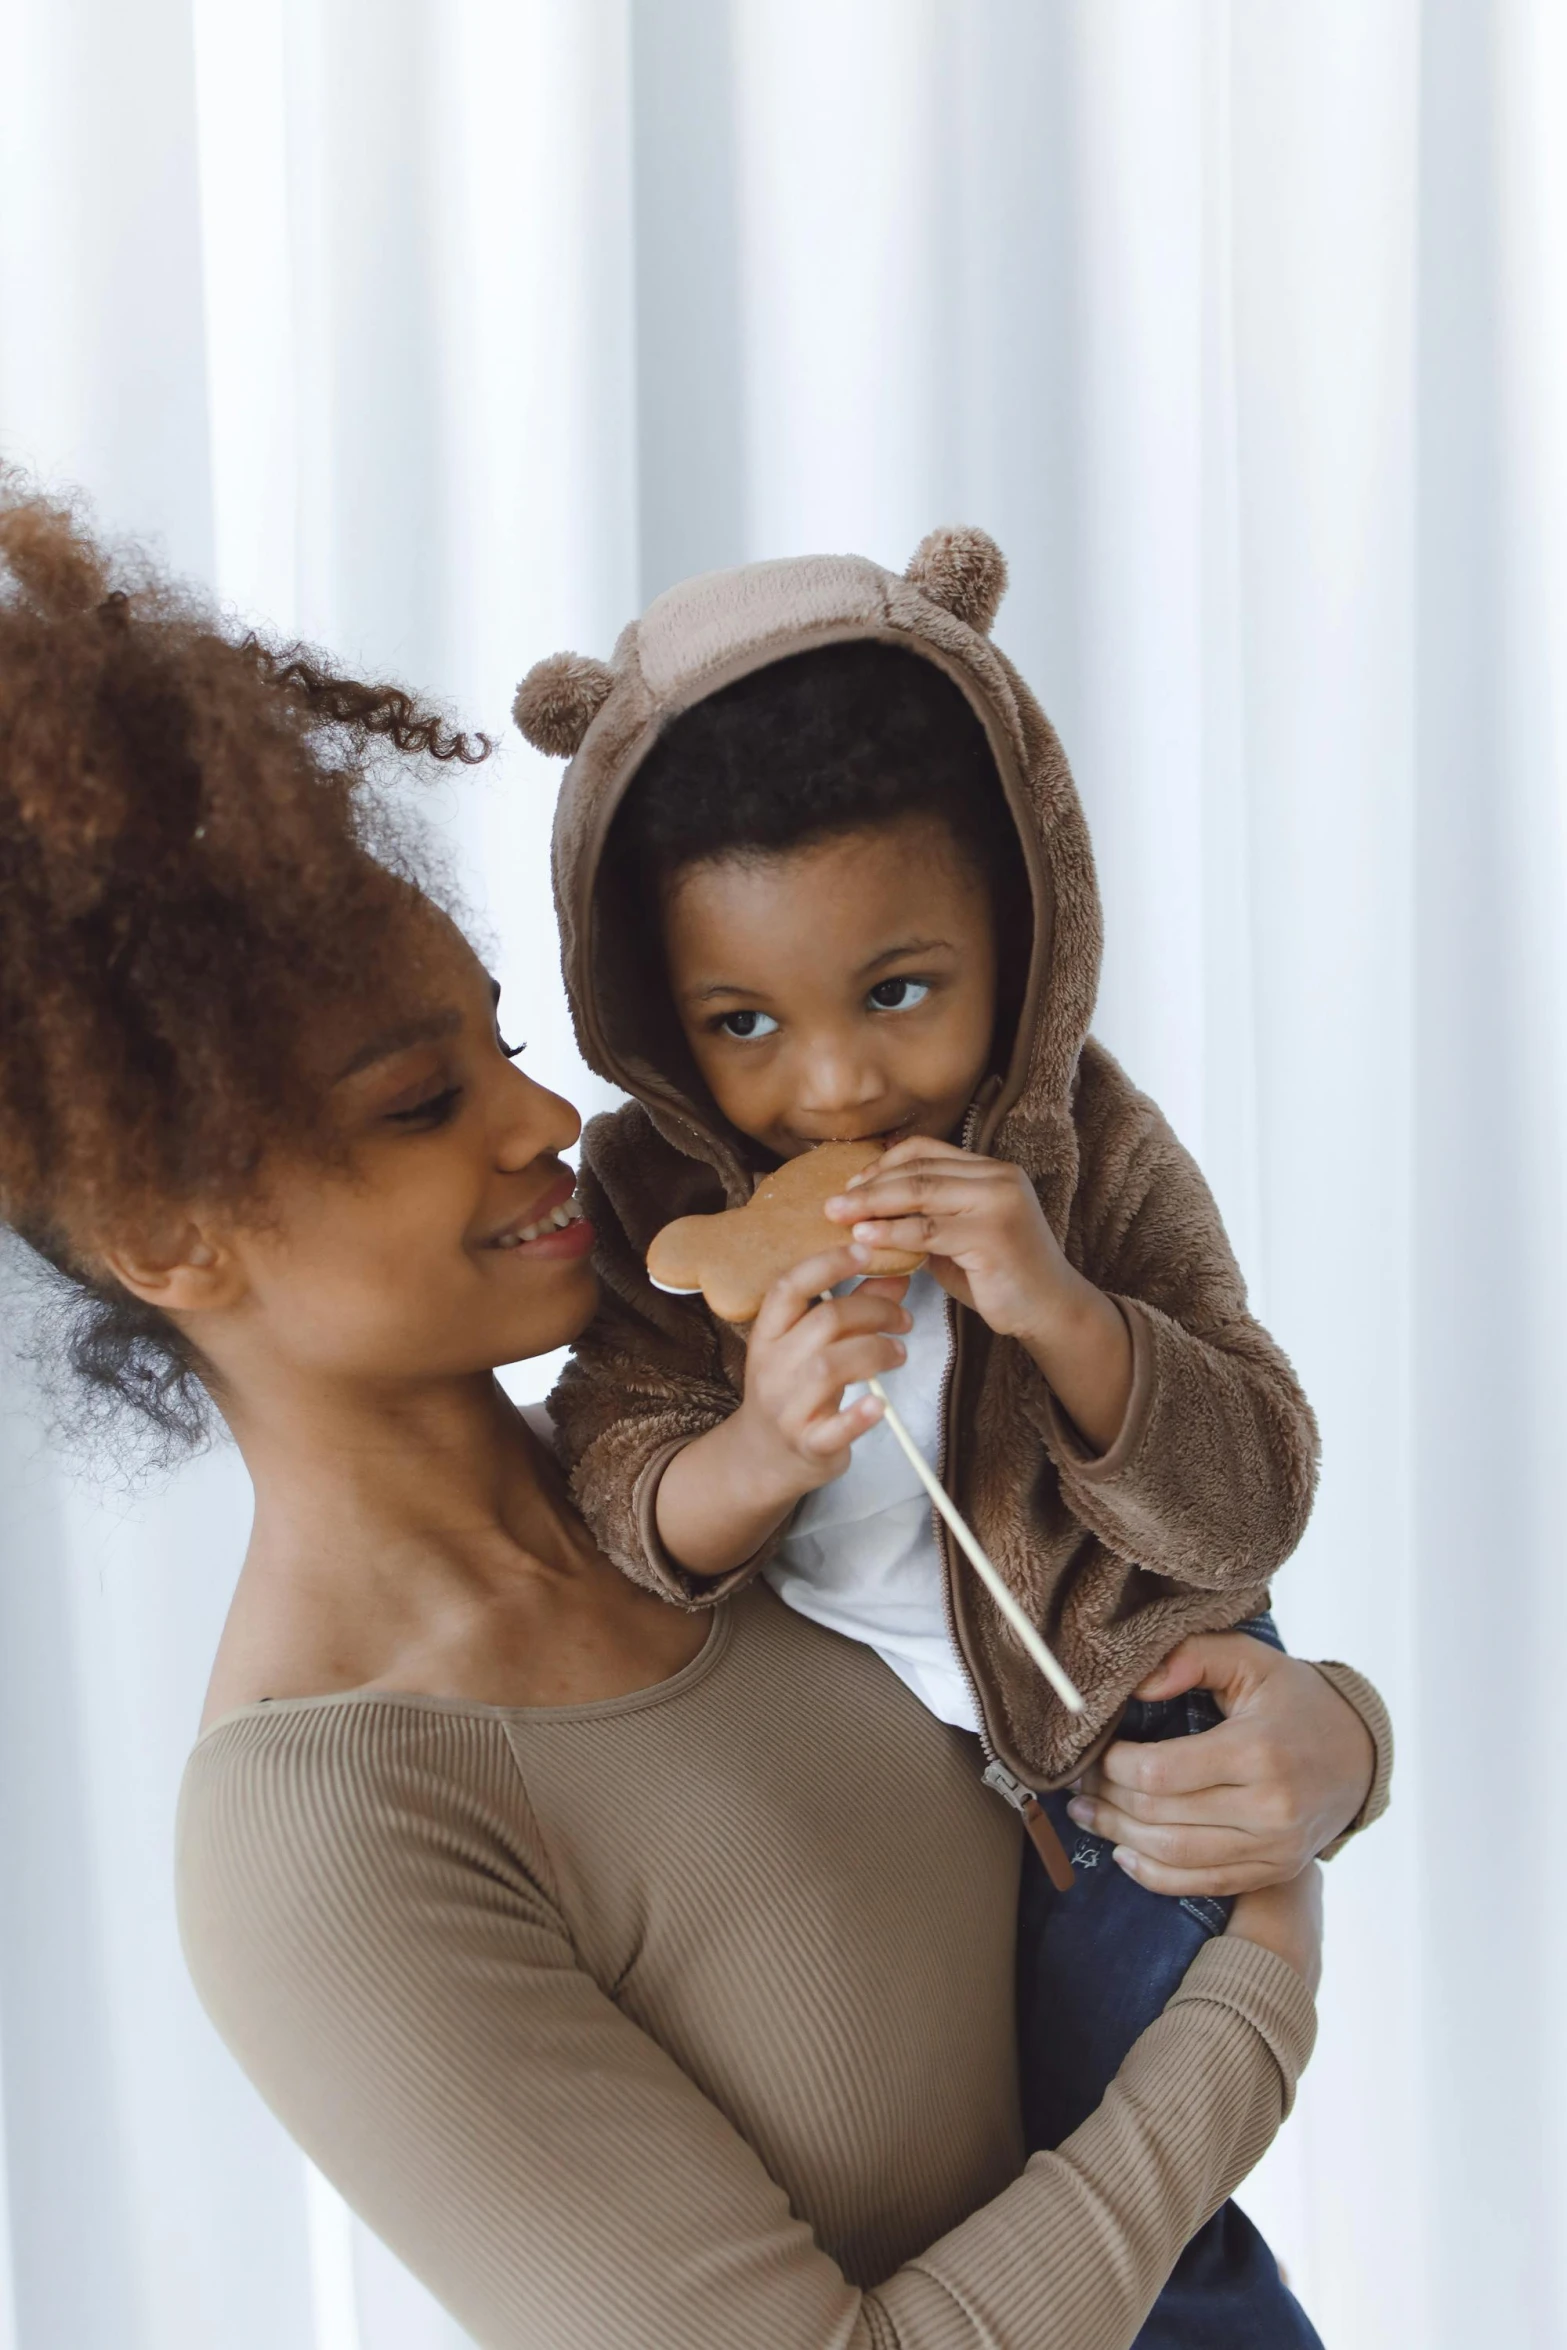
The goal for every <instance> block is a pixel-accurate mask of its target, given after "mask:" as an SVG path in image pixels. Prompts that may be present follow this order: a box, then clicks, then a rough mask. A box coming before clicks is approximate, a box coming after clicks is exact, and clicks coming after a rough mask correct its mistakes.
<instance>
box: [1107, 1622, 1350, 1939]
mask: <svg viewBox="0 0 1567 2350" xmlns="http://www.w3.org/2000/svg"><path fill="white" fill-rule="evenodd" d="M1196 1688H1203V1689H1211V1690H1212V1691H1213V1694H1214V1696H1215V1697H1216V1698H1217V1699H1218V1702H1219V1704H1220V1706H1221V1707H1222V1708H1223V1711H1224V1714H1225V1716H1226V1719H1225V1720H1224V1721H1223V1722H1222V1723H1220V1725H1219V1726H1218V1728H1217V1729H1213V1730H1205V1731H1203V1732H1202V1733H1201V1734H1200V1735H1199V1736H1197V1737H1195V1738H1166V1739H1161V1740H1160V1741H1158V1742H1157V1743H1155V1744H1150V1745H1147V1746H1141V1745H1134V1744H1133V1743H1132V1742H1131V1741H1129V1740H1125V1739H1123V1740H1118V1741H1117V1742H1116V1744H1115V1745H1113V1746H1110V1747H1107V1748H1106V1750H1105V1752H1104V1753H1103V1754H1102V1755H1101V1756H1100V1758H1099V1760H1098V1762H1097V1763H1096V1764H1094V1766H1093V1767H1092V1768H1091V1769H1090V1770H1088V1771H1087V1772H1085V1773H1084V1776H1083V1781H1082V1787H1081V1792H1080V1793H1078V1794H1076V1795H1074V1797H1073V1799H1072V1801H1071V1803H1070V1804H1069V1806H1068V1809H1069V1811H1070V1813H1071V1815H1072V1817H1073V1819H1074V1820H1076V1822H1077V1824H1078V1826H1079V1827H1082V1828H1087V1829H1089V1830H1091V1832H1092V1833H1093V1834H1094V1835H1096V1836H1103V1837H1106V1838H1107V1839H1108V1840H1109V1841H1110V1842H1111V1843H1112V1844H1114V1846H1115V1848H1116V1850H1115V1857H1116V1860H1117V1861H1118V1862H1119V1864H1120V1866H1121V1867H1122V1868H1124V1869H1125V1870H1126V1872H1127V1875H1128V1876H1131V1877H1135V1878H1136V1880H1137V1882H1138V1884H1139V1885H1146V1886H1148V1888H1149V1889H1150V1891H1152V1892H1154V1893H1177V1894H1180V1893H1210V1894H1230V1893H1249V1892H1251V1891H1253V1890H1254V1889H1256V1888H1257V1887H1259V1886H1264V1885H1281V1884H1286V1883H1288V1882H1289V1881H1290V1880H1291V1879H1293V1878H1295V1877H1298V1876H1299V1875H1300V1873H1301V1871H1302V1869H1304V1868H1305V1866H1306V1864H1307V1863H1308V1861H1311V1860H1313V1859H1314V1858H1315V1857H1316V1855H1317V1854H1318V1853H1319V1852H1320V1851H1321V1850H1322V1849H1323V1847H1324V1845H1327V1844H1331V1843H1332V1841H1333V1839H1334V1837H1335V1836H1338V1835H1341V1834H1342V1833H1343V1831H1344V1829H1345V1828H1347V1827H1348V1825H1349V1823H1350V1821H1351V1820H1352V1819H1354V1817H1355V1815H1356V1813H1357V1812H1358V1811H1359V1810H1360V1808H1361V1806H1362V1805H1363V1804H1364V1802H1365V1800H1366V1796H1367V1794H1368V1792H1369V1790H1370V1786H1371V1777H1372V1772H1373V1770H1374V1768H1375V1764H1376V1754H1375V1750H1374V1748H1373V1746H1372V1742H1371V1734H1370V1732H1369V1731H1368V1730H1367V1728H1366V1725H1365V1723H1364V1722H1363V1721H1362V1720H1361V1718H1360V1716H1359V1715H1358V1714H1357V1713H1356V1711H1355V1709H1354V1707H1353V1706H1352V1705H1350V1704H1349V1703H1348V1701H1347V1700H1346V1699H1345V1698H1342V1697H1340V1695H1339V1693H1338V1691H1337V1690H1336V1689H1334V1688H1333V1687H1332V1686H1331V1684H1330V1683H1329V1682H1327V1681H1325V1680H1324V1679H1323V1677H1322V1675H1321V1674H1320V1673H1319V1672H1317V1671H1315V1670H1314V1668H1313V1667H1312V1666H1311V1665H1309V1664H1305V1663H1303V1662H1302V1661H1301V1659H1300V1658H1298V1657H1292V1656H1282V1655H1281V1654H1280V1653H1279V1651H1278V1650H1277V1649H1274V1648H1269V1647H1268V1646H1266V1644H1265V1643H1264V1642H1263V1641H1261V1640H1253V1639H1252V1638H1251V1637H1250V1635H1249V1634H1247V1633H1245V1632H1210V1633H1204V1634H1201V1635H1199V1636H1198V1637H1196V1638H1194V1639H1191V1640H1183V1641H1182V1643H1181V1645H1180V1647H1179V1648H1177V1649H1176V1650H1175V1651H1174V1652H1173V1654H1172V1655H1170V1656H1168V1657H1167V1658H1166V1659H1165V1661H1164V1663H1163V1664H1162V1665H1161V1666H1160V1667H1159V1670H1158V1671H1157V1672H1156V1673H1151V1674H1150V1675H1149V1677H1148V1679H1147V1680H1146V1681H1144V1682H1143V1683H1142V1685H1141V1687H1140V1688H1139V1690H1138V1692H1137V1694H1138V1696H1139V1697H1177V1696H1179V1695H1180V1694H1181V1693H1182V1692H1183V1691H1184V1690H1187V1689H1196Z"/></svg>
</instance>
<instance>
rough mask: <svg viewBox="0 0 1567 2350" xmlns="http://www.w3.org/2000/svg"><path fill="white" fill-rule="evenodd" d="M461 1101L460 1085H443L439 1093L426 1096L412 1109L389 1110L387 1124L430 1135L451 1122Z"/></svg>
mask: <svg viewBox="0 0 1567 2350" xmlns="http://www.w3.org/2000/svg"><path fill="white" fill-rule="evenodd" d="M461 1100H462V1087H461V1086H460V1085H443V1086H442V1087H441V1089H440V1091H439V1092H438V1093H431V1094H426V1096H425V1098H424V1100H423V1101H422V1102H415V1103H414V1104H413V1106H412V1108H411V1109H407V1110H388V1112H387V1124H388V1125H390V1126H412V1127H414V1128H415V1129H416V1130H417V1131H418V1132H419V1133H421V1134H428V1133H429V1132H431V1131H432V1129H433V1128H435V1127H437V1126H445V1125H447V1124H448V1123H449V1122H450V1120H451V1118H452V1116H453V1114H454V1112H455V1111H456V1108H457V1105H458V1103H459V1102H460V1101H461Z"/></svg>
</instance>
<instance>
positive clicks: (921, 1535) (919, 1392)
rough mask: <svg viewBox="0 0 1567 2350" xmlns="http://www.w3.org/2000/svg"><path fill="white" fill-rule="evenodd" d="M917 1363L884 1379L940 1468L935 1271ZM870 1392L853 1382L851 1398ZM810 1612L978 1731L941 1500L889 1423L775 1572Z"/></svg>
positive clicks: (829, 1492)
mask: <svg viewBox="0 0 1567 2350" xmlns="http://www.w3.org/2000/svg"><path fill="white" fill-rule="evenodd" d="M904 1302H905V1304H906V1305H907V1307H908V1310H909V1312H910V1313H911V1314H912V1315H913V1317H914V1327H913V1329H912V1330H910V1331H909V1332H908V1333H907V1334H906V1336H905V1339H904V1344H905V1346H906V1347H907V1349H908V1359H907V1361H905V1362H904V1363H903V1364H902V1365H901V1366H900V1368H899V1369H898V1370H896V1371H889V1372H887V1373H886V1374H885V1376H884V1377H883V1380H882V1385H883V1386H884V1387H885V1388H886V1390H887V1393H888V1395H889V1396H890V1397H891V1398H892V1401H893V1402H894V1403H895V1404H896V1405H897V1407H898V1414H899V1417H900V1418H901V1419H902V1421H903V1423H904V1425H905V1427H906V1428H907V1429H908V1431H909V1434H910V1435H911V1436H912V1437H913V1439H914V1441H915V1443H916V1444H917V1445H918V1446H919V1447H920V1450H921V1451H922V1452H923V1453H924V1455H925V1458H926V1459H927V1460H928V1461H929V1462H930V1463H931V1465H932V1467H934V1466H935V1462H936V1447H937V1443H938V1441H939V1435H940V1430H939V1426H938V1422H939V1419H940V1412H941V1384H942V1379H943V1377H944V1375H945V1372H946V1367H947V1314H946V1304H947V1300H946V1292H945V1291H944V1290H943V1289H942V1287H941V1284H940V1283H939V1282H938V1281H937V1280H936V1278H935V1276H934V1274H932V1273H928V1272H919V1273H916V1274H914V1275H913V1276H912V1278H911V1279H910V1282H909V1288H908V1296H907V1298H906V1299H905V1301H904ZM864 1393H865V1390H864V1388H863V1387H860V1386H856V1387H850V1388H847V1389H846V1390H845V1392H844V1402H845V1404H848V1403H851V1402H852V1401H853V1400H854V1399H855V1397H857V1396H861V1395H863V1394H864ZM764 1573H765V1575H766V1578H767V1580H768V1582H769V1583H770V1584H771V1585H772V1587H773V1589H774V1590H775V1591H776V1592H777V1594H778V1596H779V1598H780V1599H781V1600H783V1601H784V1602H785V1603H786V1604H787V1605H788V1606H789V1607H792V1608H795V1609H797V1610H798V1612H799V1613H800V1614H801V1615H802V1616H810V1617H811V1618H812V1619H813V1621H814V1622H816V1623H818V1624H825V1625H826V1626H827V1627H828V1629H829V1630H830V1631H833V1632H842V1633H844V1634H845V1635H846V1636H847V1637H848V1638H849V1639H850V1640H863V1641H864V1642H865V1643H866V1645H867V1646H868V1647H870V1648H874V1649H875V1651H876V1654H877V1655H878V1656H879V1657H880V1658H881V1660H882V1662H883V1663H884V1664H887V1665H890V1666H891V1667H892V1670H893V1671H894V1672H895V1673H896V1674H897V1676H898V1678H899V1680H900V1681H904V1682H907V1684H908V1686H909V1688H911V1689H912V1690H913V1692H914V1694H915V1696H916V1697H917V1698H918V1699H919V1700H920V1702H921V1704H923V1705H925V1706H928V1707H929V1709H930V1711H931V1712H932V1713H933V1714H934V1715H935V1716H936V1718H937V1719H938V1721H943V1722H953V1723H955V1724H956V1725H957V1727H958V1728H959V1729H960V1730H977V1729H978V1728H979V1717H978V1714H977V1712H976V1710H975V1703H974V1692H973V1690H972V1688H971V1686H970V1684H969V1678H968V1674H967V1673H966V1671H965V1670H964V1667H963V1665H962V1663H961V1661H960V1660H959V1658H958V1655H957V1652H956V1650H955V1649H954V1648H953V1645H952V1636H951V1633H950V1632H949V1631H948V1629H947V1605H946V1595H945V1591H944V1587H943V1572H942V1563H941V1553H940V1552H939V1551H938V1549H937V1548H936V1532H935V1527H934V1524H933V1523H932V1518H931V1506H930V1496H929V1495H928V1494H927V1493H926V1491H925V1488H924V1487H923V1486H922V1485H921V1483H920V1481H919V1479H918V1478H917V1477H916V1476H915V1474H914V1471H913V1469H912V1468H911V1467H910V1465H909V1463H908V1461H907V1460H906V1458H905V1457H904V1453H903V1449H902V1447H901V1446H900V1445H899V1443H898V1441H897V1439H896V1438H895V1437H894V1436H893V1435H892V1433H891V1431H890V1430H889V1429H888V1427H887V1426H886V1424H885V1422H884V1421H880V1420H878V1421H877V1423H876V1425H875V1427H874V1428H872V1429H871V1430H870V1431H869V1433H868V1434H867V1435H864V1436H861V1437H858V1438H857V1439H856V1441H855V1444H854V1449H853V1451H852V1452H851V1453H850V1456H849V1466H848V1467H847V1469H845V1471H844V1473H843V1475H842V1476H841V1477H839V1478H837V1479H835V1480H834V1482H833V1483H832V1484H831V1485H822V1486H819V1487H818V1488H817V1490H816V1492H815V1493H808V1494H807V1495H806V1497H805V1500H804V1501H803V1502H802V1503H801V1505H800V1511H799V1515H798V1516H797V1517H796V1519H795V1521H794V1524H793V1525H792V1526H791V1527H790V1529H789V1531H788V1533H787V1534H786V1535H785V1536H784V1538H783V1540H782V1542H780V1544H779V1545H778V1548H777V1550H776V1552H775V1553H774V1555H773V1557H772V1559H771V1561H770V1562H769V1564H768V1565H767V1567H766V1568H765V1569H764Z"/></svg>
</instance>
